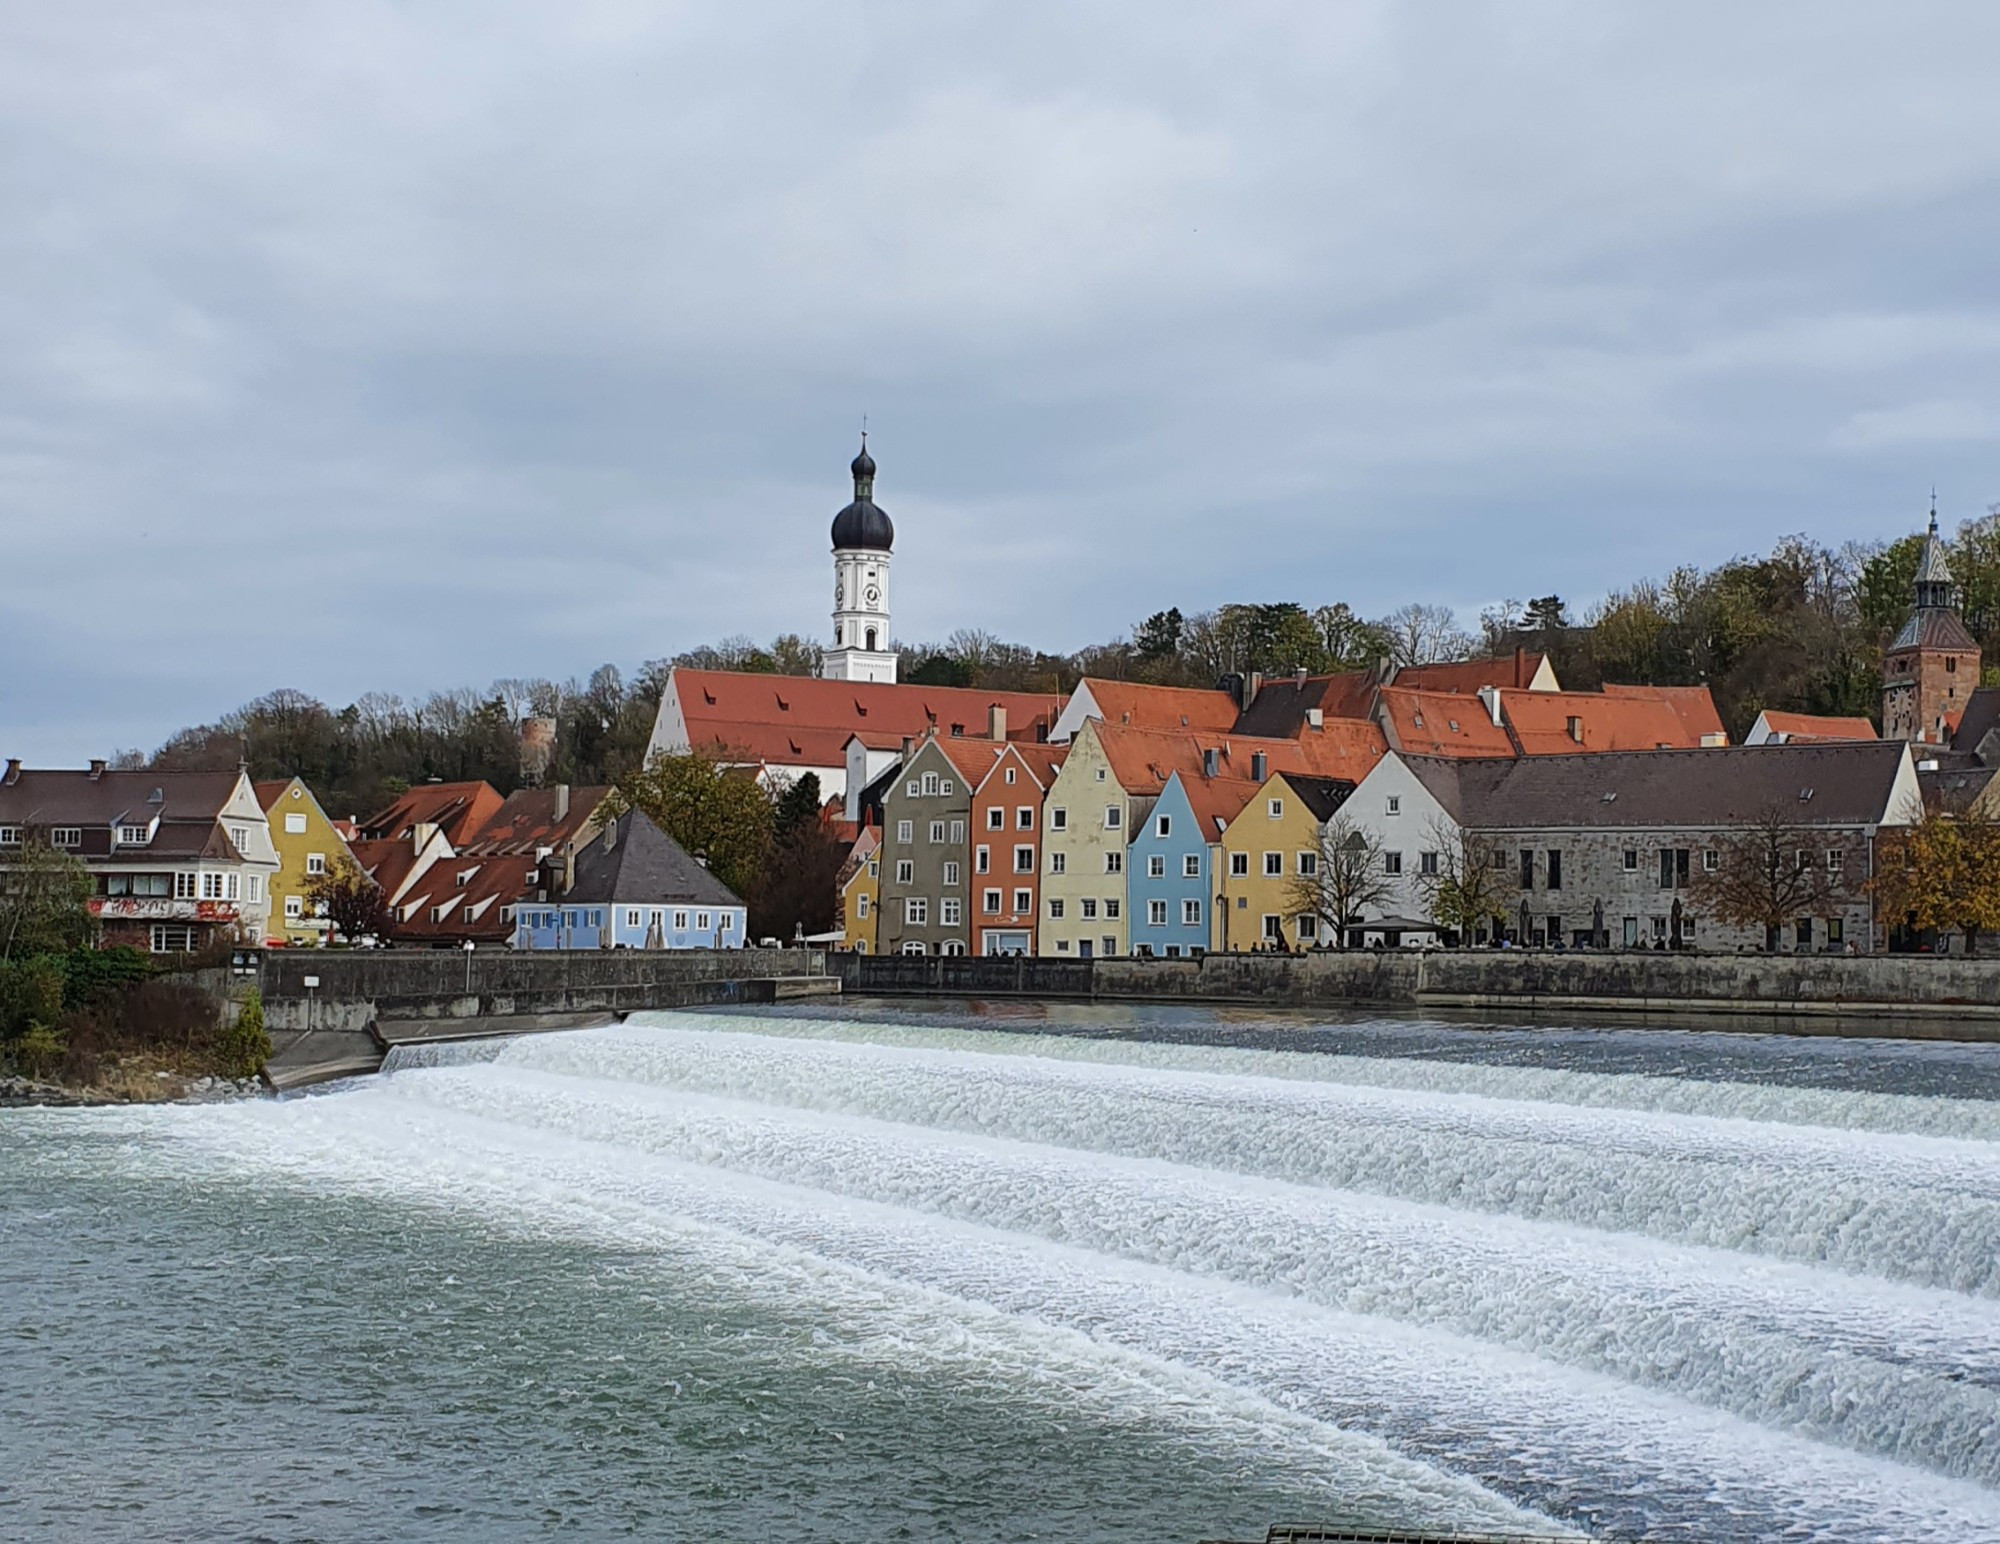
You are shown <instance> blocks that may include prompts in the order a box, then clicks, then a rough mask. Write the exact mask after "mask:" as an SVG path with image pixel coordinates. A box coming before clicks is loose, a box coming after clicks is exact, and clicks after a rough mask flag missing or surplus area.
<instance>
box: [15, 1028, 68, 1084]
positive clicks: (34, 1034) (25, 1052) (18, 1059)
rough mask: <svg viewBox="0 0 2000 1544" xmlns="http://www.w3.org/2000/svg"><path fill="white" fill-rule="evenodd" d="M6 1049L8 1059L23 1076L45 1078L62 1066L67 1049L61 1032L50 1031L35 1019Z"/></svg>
mask: <svg viewBox="0 0 2000 1544" xmlns="http://www.w3.org/2000/svg"><path fill="white" fill-rule="evenodd" d="M7 1049H8V1056H9V1059H10V1060H11V1061H12V1062H13V1063H14V1066H15V1067H16V1068H17V1069H18V1070H19V1071H20V1072H21V1073H22V1074H23V1075H25V1076H27V1077H31V1078H45V1077H47V1076H48V1075H49V1074H50V1073H52V1072H54V1071H55V1070H56V1069H57V1068H58V1067H60V1066H61V1065H62V1063H63V1056H64V1054H65V1053H66V1052H67V1051H68V1049H69V1047H68V1046H67V1045H66V1044H65V1043H64V1040H63V1033H62V1031H61V1030H59V1029H51V1028H49V1026H48V1025H46V1024H44V1023H43V1022H42V1021H41V1020H40V1019H36V1020H34V1021H33V1022H31V1023H30V1024H29V1025H28V1026H27V1027H26V1028H25V1029H23V1030H22V1031H21V1033H20V1034H18V1035H16V1036H15V1037H14V1039H13V1041H12V1043H11V1044H10V1045H9V1046H8V1048H7Z"/></svg>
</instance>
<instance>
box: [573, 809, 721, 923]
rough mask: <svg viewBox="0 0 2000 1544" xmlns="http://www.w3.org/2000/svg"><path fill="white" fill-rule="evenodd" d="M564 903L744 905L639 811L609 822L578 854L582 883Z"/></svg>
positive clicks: (579, 880) (577, 878)
mask: <svg viewBox="0 0 2000 1544" xmlns="http://www.w3.org/2000/svg"><path fill="white" fill-rule="evenodd" d="M563 900H564V901H565V902H568V901H581V902H586V903H590V904H595V905H605V906H611V905H616V906H641V905H646V904H649V903H650V904H653V905H659V904H662V903H669V904H672V905H676V906H680V905H689V906H741V905H742V904H743V902H742V901H740V900H738V899H737V898H736V896H735V895H734V894H733V893H732V892H731V891H730V889H729V887H728V886H727V885H725V884H723V882H722V881H721V880H719V879H717V878H716V877H715V876H714V875H713V874H711V873H710V872H709V871H708V870H707V869H705V868H703V867H702V866H701V865H700V864H699V863H697V862H695V861H694V859H693V858H691V857H689V856H688V854H687V850H686V849H685V848H684V847H682V846H681V844H680V843H679V842H677V841H675V840H674V839H673V838H672V837H671V836H668V835H667V833H666V832H664V831H662V830H661V829H660V828H659V827H658V826H657V825H655V824H654V823H653V822H652V820H651V819H650V818H648V817H647V816H646V815H645V814H644V813H642V812H641V811H639V810H628V811H627V812H626V813H625V814H623V815H620V816H619V817H618V818H617V819H616V820H613V821H608V822H607V823H606V824H605V827H604V829H603V830H602V831H600V832H598V833H597V836H596V838H595V840H593V841H592V842H591V843H590V844H589V845H588V846H586V847H584V848H583V849H582V850H581V851H580V852H578V853H577V855H576V882H575V883H574V884H572V885H571V886H570V888H569V893H568V894H566V895H564V896H563Z"/></svg>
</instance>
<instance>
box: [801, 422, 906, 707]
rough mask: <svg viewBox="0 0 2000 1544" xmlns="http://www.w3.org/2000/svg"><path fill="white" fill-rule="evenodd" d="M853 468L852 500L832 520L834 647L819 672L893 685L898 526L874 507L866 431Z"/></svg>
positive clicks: (833, 677)
mask: <svg viewBox="0 0 2000 1544" xmlns="http://www.w3.org/2000/svg"><path fill="white" fill-rule="evenodd" d="M851 470H852V471H853V473H854V502H853V503H851V504H849V505H848V506H847V507H846V508H845V509H843V510H842V511H841V512H840V513H839V514H837V515H835V516H834V517H833V647H832V648H831V649H828V650H827V651H826V654H825V655H824V656H823V658H822V660H821V662H820V668H819V673H820V674H821V675H822V676H823V677H825V678H826V679H827V680H829V681H888V682H893V681H894V680H895V679H896V651H895V650H894V649H893V648H891V647H890V645H889V557H890V549H891V548H892V547H893V546H894V545H895V541H896V527H895V526H894V525H893V524H891V523H890V520H889V516H888V514H887V513H886V512H884V511H883V510H882V509H881V508H880V507H879V506H878V505H877V504H876V503H875V458H874V457H873V456H871V455H869V454H868V436H867V435H866V434H865V433H864V434H863V435H862V437H861V454H860V455H858V456H856V457H855V458H854V464H853V467H852V468H851Z"/></svg>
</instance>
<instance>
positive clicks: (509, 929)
mask: <svg viewBox="0 0 2000 1544" xmlns="http://www.w3.org/2000/svg"><path fill="white" fill-rule="evenodd" d="M537 877H538V865H537V864H536V862H535V859H534V856H533V855H532V854H527V855H519V854H509V855H506V856H495V857H467V856H464V855H462V854H461V855H460V856H458V857H455V858H445V859H442V860H440V861H439V862H437V863H434V864H432V865H431V867H430V869H429V871H428V872H426V873H425V875H424V877H423V878H421V879H419V880H418V881H417V882H416V883H415V884H413V885H412V886H410V889H409V893H408V894H406V895H405V896H404V897H403V899H402V901H401V903H400V904H399V905H398V907H397V910H396V916H397V920H396V921H395V922H393V923H391V924H390V926H389V936H390V938H392V939H393V940H394V941H395V942H397V943H399V944H416V945H423V944H436V943H459V942H463V941H464V940H465V939H468V938H469V939H471V940H472V941H473V942H475V943H484V944H501V943H505V942H506V941H507V940H508V939H509V938H511V937H512V936H513V934H514V923H513V919H512V918H510V917H509V916H508V915H507V908H508V907H510V906H512V905H514V904H515V903H516V902H517V901H519V900H520V899H521V898H522V897H523V896H525V895H529V894H532V893H533V891H534V888H535V882H536V879H537ZM468 907H470V908H472V909H474V910H476V911H477V913H478V915H477V916H476V917H474V918H473V919H471V920H470V921H468V920H467V919H466V916H465V912H466V909H467V908H468ZM434 909H435V910H441V911H442V912H443V915H442V916H441V917H439V918H437V919H436V920H433V919H432V917H431V912H432V911H433V910H434Z"/></svg>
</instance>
